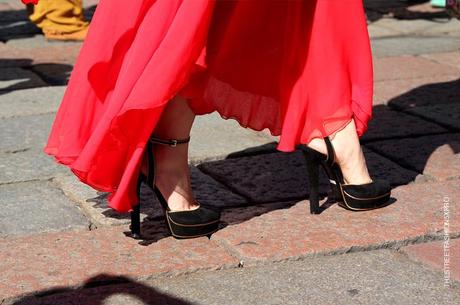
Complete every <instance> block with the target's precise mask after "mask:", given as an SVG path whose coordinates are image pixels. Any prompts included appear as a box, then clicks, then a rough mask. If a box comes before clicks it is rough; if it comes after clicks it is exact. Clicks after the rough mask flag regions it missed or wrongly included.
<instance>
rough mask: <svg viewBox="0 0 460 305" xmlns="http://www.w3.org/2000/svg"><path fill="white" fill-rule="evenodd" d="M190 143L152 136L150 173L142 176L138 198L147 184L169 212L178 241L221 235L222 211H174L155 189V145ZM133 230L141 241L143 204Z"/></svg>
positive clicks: (135, 215)
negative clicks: (219, 227)
mask: <svg viewBox="0 0 460 305" xmlns="http://www.w3.org/2000/svg"><path fill="white" fill-rule="evenodd" d="M189 141H190V137H188V138H187V139H181V140H163V139H159V138H156V137H153V136H152V137H151V138H150V139H149V141H148V143H147V161H148V173H147V175H144V174H143V173H141V174H140V175H139V180H138V183H137V195H138V198H140V190H141V184H142V182H144V183H146V184H147V185H148V186H149V187H150V188H151V189H152V190H153V191H154V192H155V195H156V196H157V198H158V201H159V202H160V204H161V206H162V207H163V210H164V212H165V218H166V223H167V224H168V229H169V231H170V233H171V235H172V236H174V237H175V238H178V239H185V238H194V237H200V236H208V235H211V234H212V233H214V232H215V231H217V229H218V226H219V220H220V212H219V211H218V210H215V209H211V208H206V207H203V206H201V205H200V206H199V207H198V208H197V209H194V210H186V211H171V210H170V209H169V207H168V202H167V201H166V199H165V198H164V197H163V195H162V194H161V192H160V190H159V189H158V188H157V187H156V185H155V181H154V180H155V171H154V165H155V164H154V158H153V143H156V144H161V145H169V146H171V147H175V146H177V145H179V144H185V143H188V142H189ZM130 229H131V237H133V238H135V239H140V238H141V226H140V200H139V204H137V205H136V206H134V207H133V211H132V212H131V226H130Z"/></svg>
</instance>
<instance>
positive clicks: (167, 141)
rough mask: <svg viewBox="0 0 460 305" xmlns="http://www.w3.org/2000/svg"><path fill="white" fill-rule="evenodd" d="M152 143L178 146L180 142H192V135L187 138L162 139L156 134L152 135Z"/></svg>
mask: <svg viewBox="0 0 460 305" xmlns="http://www.w3.org/2000/svg"><path fill="white" fill-rule="evenodd" d="M150 142H151V143H156V144H162V145H169V146H171V147H176V146H177V145H178V144H185V143H188V142H190V137H187V138H185V139H160V138H157V137H154V136H151V137H150Z"/></svg>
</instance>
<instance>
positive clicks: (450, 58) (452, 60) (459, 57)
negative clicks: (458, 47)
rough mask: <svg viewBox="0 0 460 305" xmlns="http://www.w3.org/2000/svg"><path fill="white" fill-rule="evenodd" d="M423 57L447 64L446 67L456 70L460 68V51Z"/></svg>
mask: <svg viewBox="0 0 460 305" xmlns="http://www.w3.org/2000/svg"><path fill="white" fill-rule="evenodd" d="M422 56H423V57H425V58H429V59H431V60H434V61H436V62H439V63H442V64H445V65H450V66H453V67H455V68H460V51H456V52H446V53H436V54H424V55H422ZM459 77H460V76H459Z"/></svg>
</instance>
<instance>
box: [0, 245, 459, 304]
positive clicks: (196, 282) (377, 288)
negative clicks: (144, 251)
mask: <svg viewBox="0 0 460 305" xmlns="http://www.w3.org/2000/svg"><path fill="white" fill-rule="evenodd" d="M111 279H112V280H113V281H119V282H121V283H119V284H118V285H116V284H114V285H105V286H101V287H91V286H90V285H88V286H87V288H86V289H79V290H72V289H68V291H62V292H61V293H59V292H56V293H55V294H54V295H46V294H47V293H51V291H47V290H45V291H40V293H42V294H43V296H40V297H34V296H32V295H29V296H25V297H22V298H18V299H16V300H8V301H6V302H5V303H4V305H13V304H14V305H19V304H21V305H38V304H40V305H68V304H105V305H115V304H116V305H121V304H123V305H134V304H136V305H139V304H176V305H191V304H196V305H201V304H202V305H204V304H206V305H211V304H215V305H222V304H233V305H248V304H254V305H259V304H263V305H266V304H283V305H305V304H312V305H313V304H317V305H337V304H340V305H356V304H366V305H377V304H378V305H382V304H395V305H408V304H410V305H416V304H420V305H426V304H441V303H442V304H443V305H456V304H457V303H458V302H457V301H458V298H460V292H459V289H458V288H457V287H454V286H453V287H449V288H445V287H443V286H442V281H441V280H440V275H439V274H438V273H436V272H433V271H431V270H427V269H425V268H420V266H419V265H418V264H417V263H414V262H412V261H410V260H409V259H407V258H406V257H404V256H403V255H401V254H400V253H395V251H391V250H376V251H367V252H359V253H349V254H346V255H338V256H329V257H318V258H315V259H308V260H307V259H306V260H301V261H289V262H282V263H277V264H271V265H266V266H259V267H255V268H238V269H227V270H217V271H209V272H206V273H204V272H200V273H193V274H188V275H180V276H177V277H171V278H165V277H162V278H155V279H152V280H147V281H135V280H132V279H128V278H126V277H118V278H117V277H111ZM382 279H383V280H382Z"/></svg>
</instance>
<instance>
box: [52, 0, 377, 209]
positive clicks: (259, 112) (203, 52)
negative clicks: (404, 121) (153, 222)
mask: <svg viewBox="0 0 460 305" xmlns="http://www.w3.org/2000/svg"><path fill="white" fill-rule="evenodd" d="M178 93H179V94H181V95H183V96H185V97H186V98H188V99H189V103H190V106H191V107H192V109H193V110H194V111H195V113H197V114H205V113H210V112H213V111H218V112H219V113H220V114H221V115H222V116H223V117H224V118H234V119H236V120H238V121H239V123H240V124H241V125H242V126H244V127H248V128H252V129H255V130H262V129H264V128H268V129H269V130H270V132H271V133H272V134H273V135H279V136H280V142H279V145H278V149H279V150H282V151H292V150H294V148H295V145H297V144H299V143H307V142H309V141H310V140H311V139H312V138H314V137H323V136H327V135H330V134H332V133H334V132H335V131H337V130H339V129H340V128H342V127H343V126H344V125H345V124H346V123H347V122H349V121H350V119H351V118H354V119H355V122H356V124H357V128H358V134H359V135H360V136H361V135H362V134H363V133H364V132H365V130H366V128H367V122H368V120H369V119H370V118H371V109H372V60H371V53H370V46H369V40H368V34H367V29H366V22H365V17H364V11H363V7H362V2H361V0H345V1H332V0H317V1H301V0H298V1H296V0H292V1H266V0H252V1H243V0H241V1H210V0H156V1H155V0H144V1H133V2H132V3H130V5H126V3H125V1H122V0H101V1H100V2H99V5H98V7H97V9H96V12H95V15H94V17H93V20H92V24H91V26H90V30H89V33H88V36H87V39H86V40H85V42H84V44H83V47H82V49H81V51H80V55H79V57H78V60H77V63H76V65H75V68H74V70H73V71H72V75H71V78H70V81H69V84H68V88H67V90H66V92H65V95H64V98H63V100H62V102H61V106H60V108H59V110H58V113H57V115H56V119H55V122H54V124H53V127H52V130H51V133H50V136H49V139H48V143H47V145H46V147H45V152H46V153H48V154H50V155H53V156H54V157H55V158H56V160H57V161H58V162H60V163H63V164H65V165H67V166H69V167H70V168H71V170H72V171H73V172H74V173H75V174H76V175H77V176H78V177H79V178H80V180H81V181H83V182H84V183H87V184H88V185H90V186H92V187H93V188H95V189H98V190H102V191H107V192H110V193H111V196H110V197H109V204H110V207H112V208H113V209H115V210H117V211H119V212H127V211H130V210H131V208H132V206H133V205H135V204H137V195H136V191H135V190H136V183H137V177H138V172H139V166H140V161H141V159H142V156H143V151H144V147H145V143H146V141H147V139H148V137H149V135H150V134H151V132H152V130H154V128H155V125H156V123H157V122H158V120H159V118H160V116H161V113H162V111H163V109H164V106H165V105H166V103H167V102H168V101H169V100H170V99H171V98H172V97H173V96H174V95H176V94H178ZM197 140H200V139H197ZM203 140H204V139H203Z"/></svg>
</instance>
